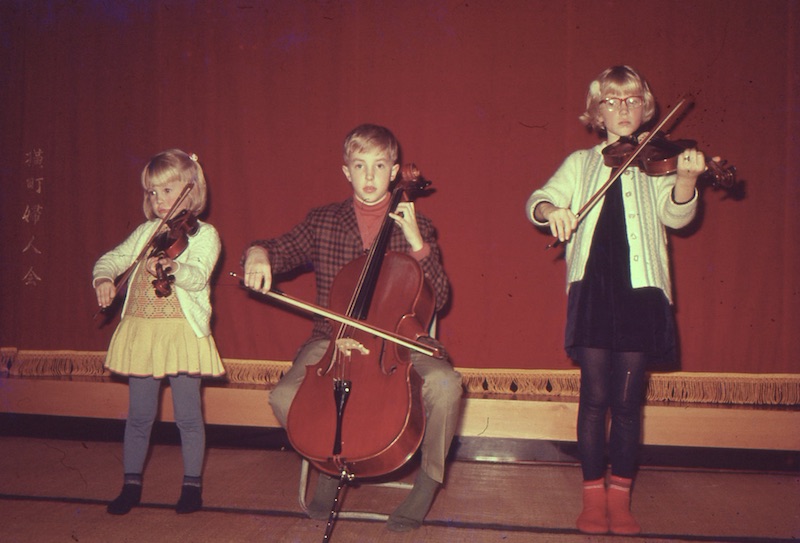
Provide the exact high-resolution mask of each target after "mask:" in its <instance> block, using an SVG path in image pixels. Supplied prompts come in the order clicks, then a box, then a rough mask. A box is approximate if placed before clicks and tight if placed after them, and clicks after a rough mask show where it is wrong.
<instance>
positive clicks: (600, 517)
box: [577, 479, 608, 534]
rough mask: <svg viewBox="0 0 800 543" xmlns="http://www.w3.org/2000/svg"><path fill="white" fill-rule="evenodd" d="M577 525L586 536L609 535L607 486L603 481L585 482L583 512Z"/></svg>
mask: <svg viewBox="0 0 800 543" xmlns="http://www.w3.org/2000/svg"><path fill="white" fill-rule="evenodd" d="M577 524H578V530H580V531H581V532H583V533H585V534H605V533H608V518H607V516H606V485H605V481H604V480H603V479H595V480H594V481H584V482H583V511H581V514H580V516H579V517H578V522H577Z"/></svg>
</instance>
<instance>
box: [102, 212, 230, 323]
mask: <svg viewBox="0 0 800 543" xmlns="http://www.w3.org/2000/svg"><path fill="white" fill-rule="evenodd" d="M160 222H161V221H160V220H159V219H153V220H150V221H147V222H145V223H143V224H141V225H139V226H138V227H137V228H136V230H134V231H133V232H132V233H131V235H130V236H128V238H127V239H126V240H125V241H123V242H122V243H120V244H119V245H118V246H117V247H115V248H114V249H112V250H111V251H109V252H107V253H106V254H104V255H103V256H102V257H100V259H99V260H98V261H97V263H96V264H95V265H94V270H93V271H92V277H93V281H92V285H93V286H94V285H96V284H97V281H99V280H100V279H110V280H112V281H113V280H114V279H115V278H116V277H117V276H118V275H119V274H121V273H123V272H124V271H125V270H127V269H128V267H130V266H131V264H133V262H134V260H136V257H137V256H139V253H140V252H141V251H142V248H143V247H144V246H145V244H146V243H147V241H148V240H149V239H150V237H151V236H152V234H153V232H155V229H156V227H157V226H158V224H159V223H160ZM221 249H222V244H221V242H220V238H219V234H218V233H217V230H216V229H215V228H214V227H213V226H211V225H210V224H208V223H204V222H201V221H198V229H197V233H196V234H195V235H194V236H191V237H190V238H189V244H188V246H187V247H186V249H185V250H184V251H183V253H181V254H180V255H179V256H178V257H177V258H176V259H175V262H177V263H178V269H177V270H175V271H174V273H172V275H174V276H175V286H176V287H177V288H175V289H174V290H173V293H174V294H175V296H177V297H178V301H179V302H180V304H181V309H182V310H183V314H184V316H185V317H186V320H187V321H189V325H190V326H191V327H192V330H193V331H194V333H195V334H196V335H197V337H205V336H208V335H210V334H211V286H210V284H209V281H210V279H211V273H212V272H213V271H214V267H215V266H216V264H217V259H218V258H219V254H220V251H221ZM143 263H144V262H143V261H142V262H140V263H139V266H137V269H136V270H135V271H134V272H133V273H134V274H136V273H139V272H140V271H141V272H142V273H146V272H145V271H144V267H143ZM132 279H133V275H131V277H130V279H129V280H128V283H129V284H130V282H131V280H132ZM127 307H128V300H127V298H126V299H125V305H124V306H123V307H122V316H124V315H125V310H126V309H127Z"/></svg>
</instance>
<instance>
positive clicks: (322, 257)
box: [252, 198, 450, 341]
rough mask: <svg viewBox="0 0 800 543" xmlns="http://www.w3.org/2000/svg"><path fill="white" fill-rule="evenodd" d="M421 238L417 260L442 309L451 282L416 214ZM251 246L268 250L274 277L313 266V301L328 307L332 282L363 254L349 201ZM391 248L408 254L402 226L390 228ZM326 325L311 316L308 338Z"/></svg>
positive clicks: (324, 334) (325, 331)
mask: <svg viewBox="0 0 800 543" xmlns="http://www.w3.org/2000/svg"><path fill="white" fill-rule="evenodd" d="M417 223H418V224H419V229H420V233H421V234H422V238H423V239H424V240H425V241H426V242H427V243H428V244H429V245H430V249H431V250H430V254H429V255H428V256H426V257H425V258H423V259H422V260H421V261H420V262H419V264H420V266H421V267H422V270H423V272H424V274H425V278H426V280H427V281H428V282H429V284H430V286H431V287H432V289H433V292H434V293H435V295H436V311H439V310H440V309H442V307H444V305H445V303H446V302H447V298H448V296H449V294H450V284H449V281H448V279H447V276H446V275H445V272H444V267H443V266H442V258H441V251H440V249H439V245H438V243H437V241H436V230H435V228H434V226H433V223H432V222H431V221H430V219H428V218H427V217H425V216H424V215H421V214H419V213H417ZM252 245H259V246H261V247H264V248H265V249H266V250H267V251H268V253H269V261H270V265H271V267H272V273H273V275H276V276H277V275H280V274H282V273H287V272H291V271H294V270H297V269H301V268H305V269H309V270H313V271H314V272H315V275H316V283H317V301H316V303H317V305H319V306H322V307H329V303H330V292H331V285H332V284H333V280H334V278H335V277H336V275H337V274H338V273H339V271H340V270H341V269H342V268H343V267H344V266H345V265H346V264H347V263H349V262H351V261H353V260H355V259H356V258H358V257H359V256H361V255H363V254H364V252H365V251H364V244H363V242H362V240H361V234H360V233H359V231H358V223H357V221H356V215H355V211H354V209H353V199H352V198H348V199H347V200H345V201H343V202H339V203H333V204H328V205H325V206H322V207H318V208H315V209H312V210H311V211H310V212H309V213H308V215H307V216H306V218H305V220H303V222H301V223H300V224H298V225H297V226H295V227H294V228H292V229H291V230H290V231H289V232H287V233H286V234H284V235H282V236H280V237H277V238H273V239H266V240H258V241H254V242H253V243H252ZM389 250H390V251H396V252H404V253H410V252H411V247H410V246H409V244H408V242H407V241H406V239H405V236H404V235H403V232H402V230H400V228H396V227H395V228H394V229H393V230H392V235H391V239H390V241H389ZM332 335H333V330H332V327H331V325H330V323H329V322H328V321H327V320H325V319H323V318H321V317H315V318H314V329H313V331H312V334H311V338H309V341H312V340H314V339H319V338H331V337H332Z"/></svg>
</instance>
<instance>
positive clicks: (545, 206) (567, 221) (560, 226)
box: [536, 202, 578, 242]
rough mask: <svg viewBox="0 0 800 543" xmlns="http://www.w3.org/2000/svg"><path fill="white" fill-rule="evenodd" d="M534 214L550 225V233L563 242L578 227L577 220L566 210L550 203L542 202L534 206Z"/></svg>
mask: <svg viewBox="0 0 800 543" xmlns="http://www.w3.org/2000/svg"><path fill="white" fill-rule="evenodd" d="M536 214H537V216H538V217H540V218H541V220H542V221H544V222H547V224H549V225H550V232H551V233H552V234H553V236H555V237H557V238H558V241H560V242H564V241H567V240H569V238H570V237H572V232H573V231H574V230H575V229H576V228H577V227H578V218H577V217H576V216H575V214H574V213H573V212H572V211H570V210H569V209H567V208H564V207H556V206H554V205H553V204H551V203H550V202H542V203H541V204H539V205H538V206H536Z"/></svg>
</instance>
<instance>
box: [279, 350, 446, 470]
mask: <svg viewBox="0 0 800 543" xmlns="http://www.w3.org/2000/svg"><path fill="white" fill-rule="evenodd" d="M329 343H330V341H329V340H325V339H323V340H318V341H314V342H311V343H309V344H308V345H306V346H305V347H303V348H302V349H300V351H299V352H298V353H297V356H296V357H295V359H294V362H293V363H292V367H291V368H290V369H289V371H287V372H286V374H285V375H284V376H283V377H282V378H281V380H280V382H279V383H278V384H277V386H276V387H275V388H274V389H273V390H272V392H270V395H269V404H270V406H271V407H272V411H273V412H274V413H275V417H276V418H277V419H278V421H279V422H280V423H281V425H282V426H283V427H286V419H287V417H288V415H289V407H290V406H291V405H292V400H293V399H294V396H295V394H297V389H298V388H300V384H301V383H302V382H303V378H304V377H305V375H306V366H310V365H314V364H316V363H317V362H319V361H320V359H321V358H322V357H323V355H324V354H325V352H326V350H327V349H328V345H329ZM411 364H412V365H413V366H414V369H415V370H417V373H419V375H420V377H422V379H423V385H422V401H423V403H424V404H425V417H426V421H425V424H426V426H425V435H424V436H423V438H422V445H421V447H420V449H421V451H422V469H423V470H424V471H425V473H427V474H428V476H429V477H430V478H431V479H434V480H436V481H438V482H440V483H441V482H443V481H444V463H445V458H447V453H448V451H449V450H450V444H451V443H452V441H453V436H454V435H455V433H456V427H457V426H458V415H459V411H460V408H461V393H462V389H461V374H460V373H458V372H457V371H456V370H454V369H453V367H452V366H451V365H450V363H449V362H448V361H447V360H440V359H437V358H433V357H430V356H425V355H423V354H420V353H417V352H412V353H411Z"/></svg>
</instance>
